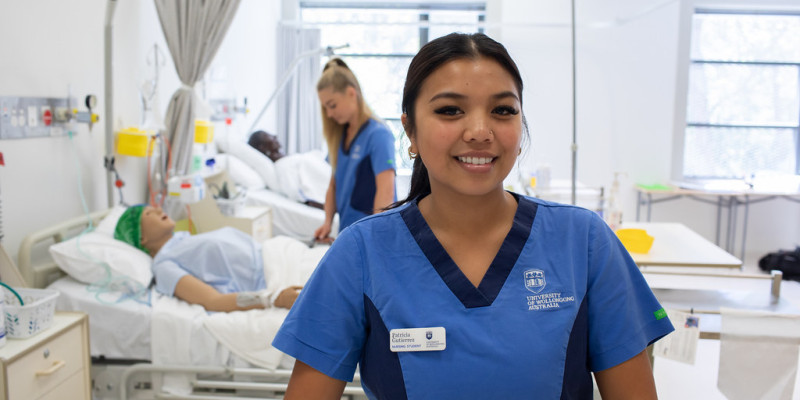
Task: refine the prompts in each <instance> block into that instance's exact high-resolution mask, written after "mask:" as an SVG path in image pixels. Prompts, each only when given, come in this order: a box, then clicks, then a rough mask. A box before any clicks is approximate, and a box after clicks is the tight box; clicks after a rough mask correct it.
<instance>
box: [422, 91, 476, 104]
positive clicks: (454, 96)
mask: <svg viewBox="0 0 800 400" xmlns="http://www.w3.org/2000/svg"><path fill="white" fill-rule="evenodd" d="M465 98H467V96H464V95H463V94H460V93H456V92H442V93H437V94H436V95H434V96H433V97H431V99H430V100H428V102H429V103H432V102H433V101H435V100H437V99H455V100H460V99H465Z"/></svg>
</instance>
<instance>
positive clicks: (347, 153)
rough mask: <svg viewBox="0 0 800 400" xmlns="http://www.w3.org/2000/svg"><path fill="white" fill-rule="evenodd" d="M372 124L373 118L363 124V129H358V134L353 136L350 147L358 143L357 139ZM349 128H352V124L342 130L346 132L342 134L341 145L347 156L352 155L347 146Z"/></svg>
mask: <svg viewBox="0 0 800 400" xmlns="http://www.w3.org/2000/svg"><path fill="white" fill-rule="evenodd" d="M371 123H372V118H369V119H367V122H364V123H363V124H361V127H360V128H358V132H356V135H355V136H353V140H351V141H350V145H351V146H352V145H353V142H355V141H356V138H357V137H358V135H360V134H361V132H364V129H367V126H369V124H371ZM349 126H350V124H346V125H345V126H344V128H342V129H343V130H344V132H343V133H342V144H341V145H340V146H341V147H342V151H343V152H344V154H346V155H350V147H347V146H345V143H347V128H348V127H349Z"/></svg>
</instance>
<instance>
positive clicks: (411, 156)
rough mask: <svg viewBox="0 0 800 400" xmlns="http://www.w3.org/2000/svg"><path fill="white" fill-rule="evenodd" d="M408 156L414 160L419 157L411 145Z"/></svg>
mask: <svg viewBox="0 0 800 400" xmlns="http://www.w3.org/2000/svg"><path fill="white" fill-rule="evenodd" d="M408 158H410V159H412V160H413V159H415V158H417V153H414V152H413V151H411V146H408Z"/></svg>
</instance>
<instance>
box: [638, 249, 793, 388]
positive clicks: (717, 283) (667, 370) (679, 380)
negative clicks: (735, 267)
mask: <svg viewBox="0 0 800 400" xmlns="http://www.w3.org/2000/svg"><path fill="white" fill-rule="evenodd" d="M661 270H669V271H676V269H675V268H672V269H666V268H663V269H661ZM651 271H653V272H657V271H659V269H656V268H653V267H651ZM698 272H717V273H723V274H725V273H728V272H724V271H708V270H706V271H698ZM733 272H734V273H738V272H739V271H733ZM742 272H744V273H747V274H763V275H767V274H766V273H765V272H763V271H760V270H759V269H758V267H757V260H749V259H746V260H745V267H744V268H743V271H742ZM644 273H645V277H646V279H647V280H648V282H649V283H650V285H651V287H654V288H655V287H663V288H693V289H713V290H720V289H723V290H726V291H736V292H738V291H743V292H752V293H758V294H765V295H767V294H768V293H769V291H770V281H769V280H767V279H763V280H761V279H742V278H711V277H686V276H664V275H657V274H649V273H648V270H647V269H645V270H644ZM781 301H786V302H787V304H788V305H789V306H790V307H793V308H796V309H797V310H800V282H794V281H786V280H784V281H783V282H782V284H781ZM798 312H800V311H798ZM700 325H701V329H702V317H701V320H700ZM719 352H720V342H719V341H718V340H700V341H699V343H698V347H697V355H696V360H695V364H694V365H688V364H684V363H681V362H677V361H673V360H669V359H665V358H656V359H655V362H654V367H653V368H654V370H653V373H654V376H655V380H656V388H657V390H658V397H659V399H662V400H663V399H666V400H671V399H681V400H683V399H703V400H716V399H720V400H725V399H727V397H725V396H724V395H723V394H722V393H721V392H720V390H719V389H717V374H718V371H719ZM795 382H797V377H796V379H795ZM792 399H793V400H800V390H797V388H795V391H794V395H793V396H792Z"/></svg>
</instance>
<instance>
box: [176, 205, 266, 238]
mask: <svg viewBox="0 0 800 400" xmlns="http://www.w3.org/2000/svg"><path fill="white" fill-rule="evenodd" d="M189 210H191V216H192V222H193V224H194V226H195V228H196V229H197V233H203V232H209V231H213V230H215V229H219V228H222V227H224V226H230V227H233V228H236V229H238V230H240V231H242V232H244V233H246V234H248V235H250V236H252V237H253V239H254V240H255V241H256V242H258V243H262V242H264V241H265V240H267V239H269V238H271V237H272V209H271V208H269V207H263V206H245V207H243V208H242V209H241V210H240V211H239V212H238V213H236V215H234V216H232V217H229V216H226V215H222V213H221V212H220V211H219V207H217V203H216V202H215V201H214V199H212V198H210V197H206V198H204V199H203V200H200V201H198V202H197V203H194V204H189Z"/></svg>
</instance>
